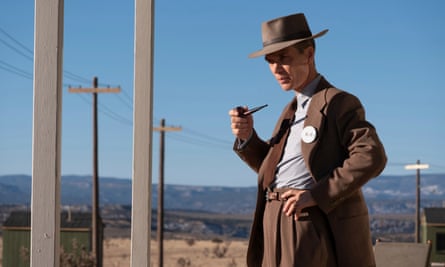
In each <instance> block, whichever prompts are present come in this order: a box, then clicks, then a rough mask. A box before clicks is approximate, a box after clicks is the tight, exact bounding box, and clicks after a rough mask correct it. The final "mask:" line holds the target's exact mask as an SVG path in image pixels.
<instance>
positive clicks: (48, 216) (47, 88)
mask: <svg viewBox="0 0 445 267" xmlns="http://www.w3.org/2000/svg"><path fill="white" fill-rule="evenodd" d="M34 34H35V36H34V111H33V140H32V145H33V149H32V199H31V255H30V256H31V258H30V261H31V266H34V267H42V266H55V267H58V266H59V258H60V255H59V246H60V236H59V232H60V154H61V149H60V147H61V129H62V127H61V124H62V120H61V116H62V55H63V0H35V29H34Z"/></svg>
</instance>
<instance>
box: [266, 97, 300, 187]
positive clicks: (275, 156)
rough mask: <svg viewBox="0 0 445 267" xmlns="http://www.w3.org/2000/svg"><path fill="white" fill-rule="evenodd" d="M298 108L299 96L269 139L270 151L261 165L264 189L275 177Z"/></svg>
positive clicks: (281, 117) (291, 103) (290, 105)
mask: <svg viewBox="0 0 445 267" xmlns="http://www.w3.org/2000/svg"><path fill="white" fill-rule="evenodd" d="M296 110H297V98H296V97H295V98H294V99H293V100H292V102H290V103H289V104H288V105H287V106H286V108H285V109H284V111H283V113H282V114H281V116H280V119H279V120H278V123H277V125H276V126H275V130H274V134H273V136H272V138H271V139H270V140H269V145H270V146H271V148H270V151H269V153H268V155H267V156H266V158H265V159H264V161H263V164H262V165H261V170H260V177H261V178H262V181H260V182H262V184H263V189H266V188H267V187H268V186H269V185H270V184H271V183H272V182H273V180H274V179H275V171H276V168H277V164H278V162H279V161H280V159H281V155H282V153H283V149H284V144H285V143H286V139H287V136H288V135H289V128H290V124H291V123H292V120H293V118H294V116H295V111H296Z"/></svg>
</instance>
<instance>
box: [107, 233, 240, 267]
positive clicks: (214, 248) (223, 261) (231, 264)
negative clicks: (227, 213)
mask: <svg viewBox="0 0 445 267" xmlns="http://www.w3.org/2000/svg"><path fill="white" fill-rule="evenodd" d="M246 250H247V241H229V242H223V243H215V242H213V241H210V240H193V239H187V240H164V266H165V267H176V266H178V267H179V266H196V267H198V266H206V267H208V266H216V267H218V266H220V267H242V266H246V264H245V254H246ZM150 265H151V266H153V267H155V266H158V244H157V242H156V241H152V242H151V264H150ZM104 266H107V267H127V266H130V240H129V239H108V240H105V242H104Z"/></svg>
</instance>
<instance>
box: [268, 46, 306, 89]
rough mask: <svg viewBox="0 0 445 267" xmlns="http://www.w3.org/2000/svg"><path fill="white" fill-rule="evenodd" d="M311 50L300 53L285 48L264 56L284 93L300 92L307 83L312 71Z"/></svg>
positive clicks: (293, 49) (291, 48)
mask: <svg viewBox="0 0 445 267" xmlns="http://www.w3.org/2000/svg"><path fill="white" fill-rule="evenodd" d="M313 51H314V50H313V48H312V47H308V48H306V49H305V50H304V52H303V53H300V52H299V51H298V50H297V49H296V48H295V47H287V48H284V49H282V50H280V51H277V52H274V53H272V54H268V55H266V57H265V59H266V61H267V62H268V63H269V67H270V71H271V72H272V74H273V75H274V77H275V79H277V81H278V83H279V84H280V86H281V88H282V89H283V90H285V91H289V90H296V91H301V90H302V89H303V88H304V86H306V85H307V84H308V83H309V81H310V80H309V79H310V78H312V77H311V74H313V72H314V70H313V68H312V67H311V66H313V64H310V63H311V62H312V60H313Z"/></svg>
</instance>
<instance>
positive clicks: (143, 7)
mask: <svg viewBox="0 0 445 267" xmlns="http://www.w3.org/2000/svg"><path fill="white" fill-rule="evenodd" d="M153 16H154V0H135V26H134V27H135V31H134V32H135V42H134V43H135V44H134V45H135V48H134V95H133V98H134V99H133V103H134V107H133V108H134V110H133V125H134V126H133V175H132V178H133V181H132V214H131V217H132V220H131V263H130V264H131V266H132V267H144V266H145V267H149V266H150V237H151V233H150V230H151V229H150V228H151V195H152V194H151V181H152V177H151V172H152V157H151V154H152V139H153V134H152V127H153V126H152V125H153V43H154V33H153V31H154V25H153V22H154V19H153Z"/></svg>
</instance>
